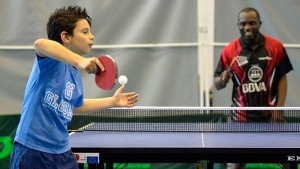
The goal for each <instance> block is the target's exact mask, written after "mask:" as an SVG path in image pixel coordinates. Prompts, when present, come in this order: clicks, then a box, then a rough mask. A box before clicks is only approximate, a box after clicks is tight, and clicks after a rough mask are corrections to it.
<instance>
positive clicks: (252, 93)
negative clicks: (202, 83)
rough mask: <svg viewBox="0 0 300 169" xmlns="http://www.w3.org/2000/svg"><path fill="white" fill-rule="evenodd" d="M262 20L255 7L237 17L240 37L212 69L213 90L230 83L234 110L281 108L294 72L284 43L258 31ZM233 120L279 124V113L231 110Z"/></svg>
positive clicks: (280, 115) (243, 11) (223, 53)
mask: <svg viewBox="0 0 300 169" xmlns="http://www.w3.org/2000/svg"><path fill="white" fill-rule="evenodd" d="M261 24H262V22H261V20H260V15H259V13H258V11H257V10H256V9H254V8H245V9H243V10H242V11H240V13H239V15H238V23H237V25H238V27H239V30H240V34H241V37H240V38H237V39H235V40H234V41H233V42H231V43H230V44H229V45H228V46H226V47H225V48H224V49H223V51H222V54H221V58H220V61H219V64H218V66H217V68H216V70H215V74H214V77H215V87H216V88H217V89H218V90H220V89H223V88H225V87H226V83H228V81H229V79H230V78H231V79H232V82H233V91H232V106H233V107H283V106H284V102H285V98H286V93H287V77H286V74H287V73H288V72H289V71H291V70H293V67H292V64H291V62H290V60H289V57H288V55H287V53H286V50H285V48H284V46H283V44H282V43H281V42H280V41H278V40H276V39H274V38H272V37H270V36H266V35H263V34H261V33H260V32H259V29H260V27H261ZM232 120H233V121H245V122H247V121H255V122H257V121H267V122H268V121H282V120H283V113H282V112H280V111H276V112H272V111H242V110H239V111H233V113H232Z"/></svg>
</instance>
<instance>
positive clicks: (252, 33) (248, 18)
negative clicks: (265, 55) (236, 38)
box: [237, 7, 262, 46]
mask: <svg viewBox="0 0 300 169" xmlns="http://www.w3.org/2000/svg"><path fill="white" fill-rule="evenodd" d="M261 24H262V22H261V20H260V15H259V12H258V11H257V10H256V9H254V8H251V7H248V8H244V9H243V10H241V11H240V12H239V15H238V23H237V25H238V27H239V30H240V33H241V36H242V38H243V39H244V40H245V41H246V42H247V43H248V44H249V45H252V46H253V45H256V44H257V43H258V40H259V29H260V26H261Z"/></svg>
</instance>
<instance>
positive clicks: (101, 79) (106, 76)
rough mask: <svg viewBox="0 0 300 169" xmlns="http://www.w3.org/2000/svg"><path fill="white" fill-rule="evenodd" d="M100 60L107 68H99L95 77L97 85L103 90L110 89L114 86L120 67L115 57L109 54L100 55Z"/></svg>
mask: <svg viewBox="0 0 300 169" xmlns="http://www.w3.org/2000/svg"><path fill="white" fill-rule="evenodd" d="M98 59H99V61H100V62H101V63H102V64H103V66H104V68H105V70H104V71H101V70H99V71H98V73H97V74H96V77H95V82H96V84H97V86H98V87H99V88H101V89H103V90H110V89H112V88H113V87H114V85H115V83H116V79H117V77H118V68H117V64H116V62H115V61H114V59H113V58H112V57H111V56H109V55H104V56H100V57H99V58H98Z"/></svg>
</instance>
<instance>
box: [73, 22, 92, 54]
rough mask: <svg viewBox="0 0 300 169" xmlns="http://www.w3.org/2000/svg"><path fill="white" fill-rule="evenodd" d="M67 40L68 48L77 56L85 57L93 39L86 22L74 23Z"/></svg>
mask: <svg viewBox="0 0 300 169" xmlns="http://www.w3.org/2000/svg"><path fill="white" fill-rule="evenodd" d="M69 38H70V41H69V44H68V48H69V49H70V50H71V51H73V52H75V53H77V54H79V55H85V54H88V53H90V51H91V48H92V45H93V40H94V38H95V37H94V35H93V34H92V33H91V28H90V25H89V23H88V22H87V20H85V19H81V20H79V21H78V22H77V23H76V27H75V29H74V30H73V35H72V36H70V37H69Z"/></svg>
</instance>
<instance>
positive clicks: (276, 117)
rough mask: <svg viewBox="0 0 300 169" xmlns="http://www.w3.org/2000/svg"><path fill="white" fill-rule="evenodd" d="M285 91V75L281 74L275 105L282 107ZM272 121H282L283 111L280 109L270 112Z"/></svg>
mask: <svg viewBox="0 0 300 169" xmlns="http://www.w3.org/2000/svg"><path fill="white" fill-rule="evenodd" d="M286 93H287V77H286V75H284V76H282V77H281V79H280V80H279V84H278V100H277V107H284V103H285V99H286ZM272 121H273V122H283V121H284V113H283V111H281V110H278V111H274V112H273V114H272Z"/></svg>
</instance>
